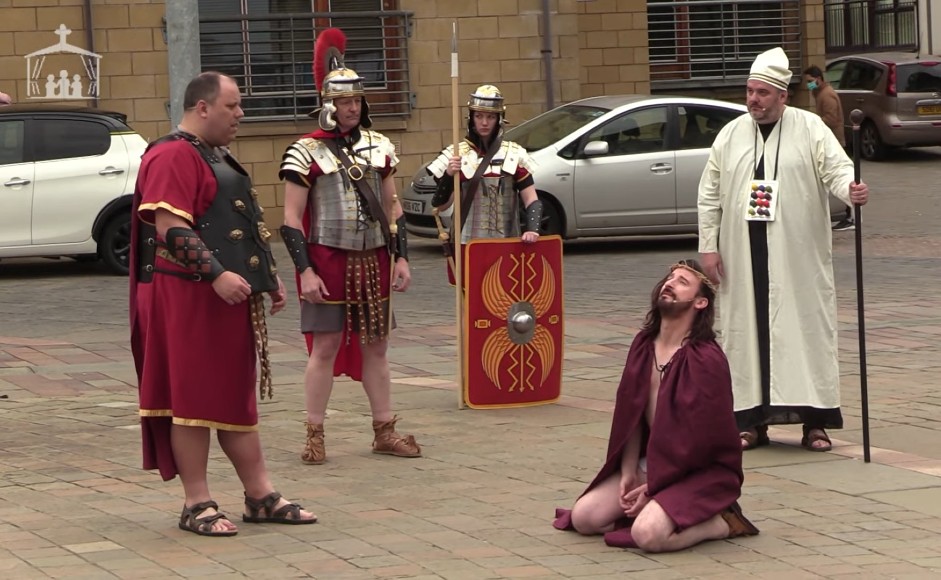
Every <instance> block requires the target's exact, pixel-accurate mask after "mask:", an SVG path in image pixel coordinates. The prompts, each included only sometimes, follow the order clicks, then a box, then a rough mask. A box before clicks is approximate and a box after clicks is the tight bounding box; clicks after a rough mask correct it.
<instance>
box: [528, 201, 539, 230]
mask: <svg viewBox="0 0 941 580" xmlns="http://www.w3.org/2000/svg"><path fill="white" fill-rule="evenodd" d="M541 224H542V200H541V199H537V200H536V201H534V202H532V203H531V204H529V205H528V206H526V231H527V232H536V233H537V234H538V233H539V229H540V228H539V226H540V225H541Z"/></svg>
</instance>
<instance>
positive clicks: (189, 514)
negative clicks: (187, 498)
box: [180, 500, 239, 537]
mask: <svg viewBox="0 0 941 580" xmlns="http://www.w3.org/2000/svg"><path fill="white" fill-rule="evenodd" d="M208 509H214V510H216V513H214V514H212V515H211V516H203V517H201V518H200V517H197V516H198V515H199V514H201V513H203V512H204V511H206V510H208ZM219 520H229V518H228V517H226V515H225V514H224V513H222V512H220V511H219V504H217V503H216V502H214V501H212V500H209V501H203V502H199V503H196V504H193V505H191V506H190V507H186V506H185V505H184V506H183V513H181V514H180V529H181V530H184V531H187V532H193V533H194V534H197V535H200V536H218V537H229V536H234V535H235V534H237V533H239V531H238V530H213V529H212V525H213V524H214V523H216V522H217V521H219Z"/></svg>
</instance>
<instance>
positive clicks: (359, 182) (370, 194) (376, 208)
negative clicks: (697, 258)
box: [323, 139, 390, 240]
mask: <svg viewBox="0 0 941 580" xmlns="http://www.w3.org/2000/svg"><path fill="white" fill-rule="evenodd" d="M323 144H324V145H326V146H327V149H329V150H330V152H331V153H333V154H334V155H336V156H337V159H339V160H340V163H341V164H342V165H343V169H344V170H345V171H346V174H347V175H349V176H350V181H352V182H353V187H355V188H356V191H358V192H359V194H360V196H362V197H363V198H364V199H365V200H366V204H367V205H368V206H369V214H370V216H372V218H373V219H374V220H378V221H379V224H380V226H381V227H382V233H383V235H385V237H386V239H387V240H388V239H389V236H390V231H389V216H387V215H386V212H384V211H383V210H382V204H381V203H380V202H379V197H378V196H377V195H376V193H375V192H374V191H373V190H372V187H370V185H369V183H368V182H367V181H366V180H365V179H354V178H353V176H354V175H355V173H356V170H357V169H358V170H359V172H360V175H362V168H360V167H359V166H354V164H353V160H352V159H350V156H349V155H347V153H346V149H345V148H343V147H341V146H340V144H339V143H337V140H336V139H323ZM354 167H355V168H354Z"/></svg>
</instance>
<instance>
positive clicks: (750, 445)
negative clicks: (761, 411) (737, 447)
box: [738, 425, 771, 451]
mask: <svg viewBox="0 0 941 580" xmlns="http://www.w3.org/2000/svg"><path fill="white" fill-rule="evenodd" d="M738 436H739V437H740V438H741V439H742V441H744V442H745V445H743V446H742V451H749V450H751V449H754V448H756V447H764V446H765V445H769V444H770V443H771V439H770V438H769V437H768V426H767V425H757V426H755V427H752V428H751V429H748V430H745V431H742V432H741V433H739V434H738Z"/></svg>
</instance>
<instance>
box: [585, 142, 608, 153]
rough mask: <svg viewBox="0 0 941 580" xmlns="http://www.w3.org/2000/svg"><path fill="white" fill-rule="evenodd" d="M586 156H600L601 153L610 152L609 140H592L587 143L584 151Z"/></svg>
mask: <svg viewBox="0 0 941 580" xmlns="http://www.w3.org/2000/svg"><path fill="white" fill-rule="evenodd" d="M583 153H584V154H585V157H598V156H599V155H607V154H608V142H607V141H590V142H589V143H588V144H587V145H585V150H584V152H583Z"/></svg>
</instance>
